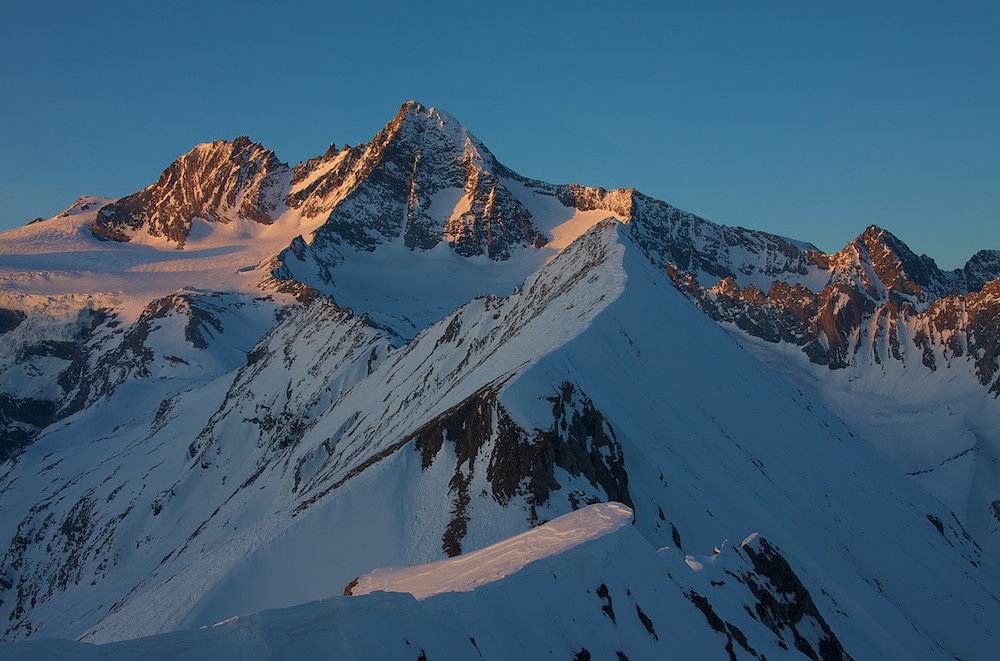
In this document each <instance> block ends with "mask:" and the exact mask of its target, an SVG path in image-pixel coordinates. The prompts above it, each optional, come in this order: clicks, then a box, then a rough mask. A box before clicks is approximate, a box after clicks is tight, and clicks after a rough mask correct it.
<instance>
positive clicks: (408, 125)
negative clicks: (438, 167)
mask: <svg viewBox="0 0 1000 661" xmlns="http://www.w3.org/2000/svg"><path fill="white" fill-rule="evenodd" d="M385 133H387V137H389V138H390V139H391V138H402V139H404V140H406V141H409V142H413V143H416V145H417V146H421V145H425V146H432V145H433V146H434V147H436V148H442V147H443V148H445V149H449V150H461V151H462V153H463V156H464V158H465V159H467V160H470V161H472V162H477V163H479V164H480V165H485V166H487V167H491V166H493V165H495V164H496V158H495V157H494V156H493V154H492V153H491V152H490V150H489V149H487V148H486V145H484V144H483V143H482V142H481V141H480V140H479V138H477V137H476V136H474V135H473V134H472V132H471V131H469V130H468V129H467V128H465V127H464V126H462V125H461V124H460V123H459V121H458V120H457V119H455V118H454V117H453V116H452V115H451V114H449V113H448V112H445V111H444V110H441V109H439V108H434V107H431V106H425V105H423V104H422V103H419V102H417V101H407V102H406V103H404V104H403V105H402V106H400V108H399V112H398V113H397V114H396V117H395V118H394V119H393V120H392V121H391V122H389V125H388V126H386V131H385ZM376 142H377V140H376Z"/></svg>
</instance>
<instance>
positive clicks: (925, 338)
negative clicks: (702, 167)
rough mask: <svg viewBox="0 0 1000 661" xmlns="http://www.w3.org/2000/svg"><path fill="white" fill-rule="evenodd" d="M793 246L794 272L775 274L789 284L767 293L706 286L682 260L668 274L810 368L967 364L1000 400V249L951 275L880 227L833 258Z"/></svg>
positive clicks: (726, 284) (722, 317)
mask: <svg viewBox="0 0 1000 661" xmlns="http://www.w3.org/2000/svg"><path fill="white" fill-rule="evenodd" d="M787 247H788V248H789V249H790V250H789V252H790V253H791V254H793V255H794V256H795V257H794V259H793V260H792V262H791V263H792V264H794V265H795V266H794V267H791V268H789V266H788V264H787V263H786V264H783V265H782V266H781V267H779V268H777V269H774V271H773V274H774V275H780V276H781V279H777V278H776V279H774V280H773V281H772V282H771V284H770V286H769V287H768V288H767V289H766V290H764V289H760V288H758V287H757V286H754V285H753V284H744V285H743V286H741V284H740V280H741V279H742V280H743V281H744V282H746V281H747V280H748V278H741V277H740V275H739V274H736V275H727V276H726V277H724V278H723V279H721V280H720V281H718V282H717V283H716V284H714V285H712V286H708V287H706V286H704V285H703V284H701V283H699V281H698V280H697V279H696V278H695V277H694V275H693V274H692V273H691V270H690V268H684V267H682V266H680V265H678V264H677V263H676V262H673V261H671V262H670V263H669V264H668V266H667V268H668V272H670V274H671V276H672V277H673V279H674V282H675V283H676V284H677V286H678V287H679V288H680V289H681V290H682V291H684V292H685V293H686V294H687V295H688V296H689V297H690V298H691V300H692V301H694V302H695V304H697V305H698V306H699V307H700V308H701V309H702V310H704V311H705V312H706V313H707V314H708V315H709V316H711V317H712V318H713V319H716V320H717V321H720V322H727V323H731V324H733V325H735V326H736V327H738V328H739V329H740V330H741V331H743V332H745V333H747V334H749V335H751V336H754V337H757V338H760V339H763V340H765V341H767V342H771V343H778V342H790V343H793V344H796V345H798V346H799V347H801V350H802V352H803V353H804V354H805V355H806V356H808V358H809V360H810V361H811V362H814V363H817V364H820V365H827V366H829V367H830V368H831V369H842V368H845V367H847V366H849V365H851V364H855V363H856V362H857V361H858V360H863V361H865V362H867V361H868V360H873V361H874V362H875V363H879V364H881V363H884V362H886V361H889V360H896V361H901V362H910V363H913V362H914V361H915V362H916V363H922V364H923V365H924V366H925V367H926V368H927V369H931V370H934V369H937V368H938V367H939V366H941V365H942V364H948V363H950V362H951V361H952V360H953V359H955V358H967V359H968V360H971V361H974V363H975V369H976V372H977V374H978V377H979V379H980V382H981V383H982V384H983V385H984V386H989V387H990V388H992V389H993V391H994V392H996V391H997V389H998V388H1000V386H998V385H997V384H996V383H995V380H994V373H995V372H996V369H997V359H998V357H1000V354H998V353H997V350H996V347H995V346H994V343H993V341H992V340H991V339H990V338H991V337H992V332H993V331H992V325H991V324H992V322H990V321H988V320H989V319H992V317H993V315H994V314H995V305H996V302H995V299H996V296H995V292H994V290H995V289H996V285H997V282H996V279H997V278H1000V264H997V263H996V262H995V261H994V255H993V251H982V252H980V253H979V254H977V255H976V256H975V257H974V258H973V259H972V260H970V261H969V263H968V264H967V265H966V267H965V268H964V269H959V270H956V271H951V272H945V271H941V270H940V269H938V268H937V265H936V264H935V263H934V261H933V260H932V259H930V258H929V257H927V256H919V257H918V256H916V255H915V254H913V252H912V251H910V250H909V248H907V247H906V245H905V244H903V242H902V241H900V240H899V239H898V238H896V237H895V236H893V235H892V234H891V233H889V232H888V231H886V230H883V229H880V228H878V227H874V226H872V227H869V228H868V229H866V230H865V232H864V233H863V234H862V235H861V236H859V237H858V238H857V239H855V240H854V241H852V242H851V243H849V244H848V245H847V246H846V247H845V248H844V249H843V250H841V251H840V252H837V253H833V254H823V253H820V252H819V251H816V250H804V251H798V250H797V249H795V247H794V246H791V245H788V246H787ZM810 268H811V269H812V271H813V272H817V271H818V275H819V280H817V279H816V278H815V277H814V278H813V279H812V281H813V282H824V284H823V285H822V287H821V288H819V289H815V290H814V289H810V288H809V287H808V286H806V285H805V284H803V282H806V281H807V278H806V277H805V276H807V275H808V273H809V270H810ZM765 273H766V271H765ZM796 275H798V276H800V278H801V282H796V277H795V276H796ZM984 283H985V284H984ZM907 356H910V358H907Z"/></svg>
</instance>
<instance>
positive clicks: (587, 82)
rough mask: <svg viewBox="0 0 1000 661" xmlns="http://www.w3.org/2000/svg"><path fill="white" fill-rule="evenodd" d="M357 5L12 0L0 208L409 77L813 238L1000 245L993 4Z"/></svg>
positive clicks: (644, 181)
mask: <svg viewBox="0 0 1000 661" xmlns="http://www.w3.org/2000/svg"><path fill="white" fill-rule="evenodd" d="M203 4H204V5H205V6H203ZM362 4H364V3H359V2H351V3H347V2H343V3H340V2H316V3H309V2H296V3H279V2H274V1H273V0H272V1H269V2H253V1H247V2H239V3H236V2H231V3H230V2H225V3H222V2H219V3H210V2H187V1H186V0H177V1H174V2H156V3H145V2H99V1H98V2H91V3H82V2H65V1H54V2H45V1H44V0H39V1H37V2H35V3H27V2H17V3H8V4H7V5H6V6H5V8H4V12H3V15H4V16H3V21H2V26H0V33H2V34H0V36H2V38H0V229H8V228H11V227H14V226H16V225H20V224H23V223H25V222H27V221H28V220H30V219H32V218H34V217H35V216H43V217H48V216H51V215H54V214H55V213H58V212H59V211H60V210H61V209H63V208H65V207H66V206H68V205H69V204H70V203H71V202H72V201H73V199H75V198H76V197H77V196H79V195H83V194H92V195H107V196H116V197H117V196H122V195H126V194H128V193H131V192H134V191H136V190H139V189H141V188H143V187H144V186H146V185H147V184H149V183H151V182H153V181H154V180H155V179H156V178H157V176H158V175H159V173H160V172H161V171H162V170H163V168H165V167H166V166H167V165H168V164H169V163H170V162H171V161H172V160H173V159H175V158H176V157H178V156H180V155H181V154H183V153H185V152H186V151H188V150H189V149H190V148H191V147H192V146H194V145H195V144H196V143H199V142H205V141H209V140H213V139H232V138H233V137H235V136H238V135H243V134H248V135H250V137H251V138H253V139H254V140H257V141H259V142H262V143H263V144H265V145H267V146H268V147H271V148H272V149H274V150H275V151H276V152H277V154H278V157H279V158H281V159H282V160H284V161H288V162H289V163H292V164H294V163H296V162H298V161H300V160H304V159H306V158H309V157H310V156H314V155H317V154H320V153H322V152H323V151H324V150H325V148H326V146H327V145H328V144H329V143H330V142H336V143H337V144H343V143H345V142H346V143H352V144H354V143H359V142H365V141H367V140H369V139H370V138H371V136H372V135H373V134H374V133H375V132H376V131H377V130H379V129H380V128H381V127H382V126H383V125H384V124H385V123H386V122H387V121H388V120H389V119H390V118H391V117H392V116H393V115H394V113H395V112H396V110H397V108H398V106H399V104H400V103H402V102H403V101H406V100H408V99H411V98H412V99H416V100H418V101H421V102H422V103H424V104H426V105H432V106H436V107H439V108H442V109H444V110H447V111H448V112H450V113H451V114H452V115H454V116H455V117H456V118H457V119H458V120H459V121H460V122H462V123H463V124H464V125H465V126H466V127H468V128H469V129H470V130H471V131H472V132H473V133H475V134H476V135H477V136H479V138H480V139H482V140H483V141H484V142H485V143H486V145H487V146H488V147H490V149H491V150H492V151H493V152H494V154H496V156H497V158H499V159H500V160H501V161H502V162H503V163H505V164H506V165H508V166H510V167H512V168H513V169H515V170H517V171H518V172H521V173H522V174H524V175H526V176H530V177H535V178H539V179H543V180H546V181H551V182H553V183H566V182H576V183H586V184H592V185H600V186H605V187H608V188H612V187H622V186H634V187H636V188H638V189H639V190H641V191H643V192H645V193H647V194H650V195H653V196H655V197H658V198H661V199H664V200H666V201H668V202H670V203H672V204H674V205H676V206H679V207H681V208H683V209H686V210H688V211H692V212H694V213H697V214H699V215H701V216H703V217H705V218H708V219H710V220H714V221H716V222H720V223H725V224H728V225H742V226H745V227H752V228H757V229H765V230H769V231H773V232H777V233H780V234H784V235H788V236H792V237H795V238H801V239H805V240H810V241H812V242H814V243H816V244H817V245H818V246H819V247H820V248H822V249H824V250H827V251H833V250H838V249H840V248H841V247H843V245H844V244H845V243H847V242H848V241H849V240H850V239H852V238H853V237H855V236H856V235H858V234H859V233H860V232H861V231H862V230H863V229H864V228H865V227H866V226H867V225H869V224H873V223H874V224H878V225H880V226H883V227H886V228H888V229H889V230H890V231H892V232H894V233H895V234H897V235H898V236H899V237H900V238H902V239H903V240H904V241H905V242H907V243H908V244H909V245H910V246H911V247H912V248H913V249H914V250H915V251H916V252H918V253H927V254H929V255H931V256H932V257H934V258H935V259H937V260H938V263H939V265H941V266H942V267H946V268H955V267H957V266H959V265H961V264H962V263H964V261H965V260H966V259H967V258H968V257H969V256H971V254H972V253H973V252H974V251H975V250H977V249H979V248H986V247H989V248H997V249H1000V211H998V209H1000V126H998V124H1000V120H998V118H1000V36H998V35H1000V3H997V2H983V1H973V0H969V1H962V2H944V1H940V2H923V1H920V0H916V1H914V0H910V1H898V2H896V1H893V2H888V1H887V2H879V1H877V0H869V1H867V2H853V1H845V2H819V1H818V0H787V1H784V2H769V1H766V0H754V1H749V0H732V1H728V2H712V1H700V0H699V1H698V2H694V1H691V0H687V1H684V2H658V3H654V2H645V3H632V2H626V1H619V2H601V3H596V2H579V1H578V2H565V3H564V2H540V1H538V0H535V1H533V2H517V1H507V2H498V3H480V2H464V3H453V2H438V3H433V2H432V3H418V2H412V1H409V2H404V3H396V2H388V1H383V2H378V3H366V4H368V5H370V7H362V6H361V5H362Z"/></svg>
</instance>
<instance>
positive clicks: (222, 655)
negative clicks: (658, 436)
mask: <svg viewBox="0 0 1000 661" xmlns="http://www.w3.org/2000/svg"><path fill="white" fill-rule="evenodd" d="M631 521H632V511H631V510H630V509H629V508H628V507H626V506H624V505H622V504H620V503H602V504H594V505H590V506H587V507H584V508H582V509H580V510H578V511H575V512H571V513H569V514H565V515H563V516H560V517H558V518H556V519H554V520H552V521H550V522H549V523H547V524H544V525H542V526H539V527H538V528H536V529H534V530H531V531H529V532H526V533H523V534H520V535H516V536H514V537H511V538H509V539H506V540H503V541H501V542H499V543H497V544H494V545H492V546H489V547H487V548H483V549H480V550H479V551H475V552H472V553H469V554H468V555H465V556H459V557H455V558H451V559H448V560H444V561H440V562H434V563H430V564H426V565H420V566H416V567H409V568H403V569H384V570H377V571H375V572H371V573H369V574H366V575H364V576H361V577H360V578H359V579H358V580H357V581H355V582H354V583H352V584H351V586H349V588H348V590H350V591H354V592H355V594H354V595H353V596H344V597H331V598H328V599H322V600H319V601H314V602H310V603H306V604H302V605H299V606H293V607H291V608H285V609H277V610H268V611H263V612H259V613H255V614H251V615H246V616H233V617H230V618H228V619H226V620H223V621H221V622H218V623H216V624H215V625H212V626H206V627H201V628H199V629H192V630H182V631H175V632H171V633H167V634H161V635H158V636H150V637H145V638H137V639H134V640H128V641H122V642H116V643H108V644H104V645H92V644H87V643H77V642H71V641H66V640H54V639H53V640H44V639H33V640H28V641H24V642H17V643H5V644H0V653H2V655H3V658H4V659H9V660H10V661H22V660H23V661H28V660H29V659H30V660H34V659H55V660H64V661H91V660H97V659H102V660H105V659H106V660H122V661H123V660H126V659H144V660H145V659H185V660H192V661H194V660H199V659H205V660H211V661H227V660H230V659H232V660H233V661H236V660H254V659H274V658H282V659H303V658H338V659H340V658H342V659H372V660H373V661H374V660H382V659H414V658H426V659H465V658H483V659H517V658H525V659H527V658H549V657H552V658H562V659H574V658H595V659H597V658H612V659H613V658H619V659H621V658H631V659H647V658H664V657H665V656H670V655H676V656H678V657H679V658H703V659H716V658H717V659H729V658H731V656H730V654H731V652H732V650H733V648H734V646H735V648H736V649H737V650H739V652H740V656H743V655H744V654H746V653H750V654H751V656H757V655H759V654H761V655H765V656H768V657H774V656H781V655H783V654H785V653H787V652H788V644H787V643H785V642H784V640H783V638H785V639H787V640H788V641H789V643H792V642H793V641H794V645H795V646H796V648H797V649H799V650H805V649H807V648H808V649H809V650H810V651H813V650H822V651H823V652H824V658H844V657H843V649H842V648H841V647H840V643H839V641H838V640H837V638H836V636H835V635H834V634H832V632H831V631H830V629H829V627H828V626H827V624H826V622H825V621H824V620H823V618H822V616H819V614H818V612H816V610H815V607H814V606H812V602H811V600H809V596H808V593H807V592H805V591H804V588H802V587H801V584H799V583H798V582H797V579H796V578H795V577H794V574H792V575H786V576H784V580H786V581H791V582H792V583H793V584H794V585H793V587H794V588H795V589H796V590H799V589H801V590H802V593H800V594H796V595H793V596H788V595H784V594H782V593H781V592H779V591H777V590H776V589H775V587H774V585H772V582H774V583H777V582H778V580H779V579H778V578H777V576H769V575H768V574H767V570H766V569H760V568H759V567H758V564H759V563H758V559H760V558H770V559H772V560H773V559H774V558H780V555H775V554H774V552H773V549H770V547H769V546H768V545H767V544H766V542H761V541H760V540H755V537H756V535H751V536H750V537H749V538H748V539H747V540H746V541H745V542H744V543H743V544H742V545H741V546H739V547H736V548H726V547H725V546H724V547H723V549H722V550H721V551H720V552H719V553H717V554H715V555H712V556H709V557H707V558H700V559H699V560H696V559H694V558H692V557H691V556H686V557H685V556H683V554H682V553H681V552H680V551H678V550H677V549H674V548H663V549H659V550H654V549H653V548H652V547H651V546H649V544H648V543H647V542H646V541H645V540H644V539H643V538H642V536H641V535H639V533H638V532H637V531H636V530H635V529H634V527H633V526H631V525H629V523H630V522H631ZM769 554H770V555H769ZM779 563H780V561H779ZM726 581H731V582H733V583H735V584H737V585H739V590H738V591H737V590H733V589H730V590H728V591H727V592H726V594H725V595H722V596H721V598H720V595H713V594H711V592H713V591H716V588H717V587H718V586H722V585H724V584H725V582H726ZM771 592H774V593H775V594H777V595H778V599H780V603H779V602H778V601H776V600H775V599H774V598H773V597H771V599H770V600H768V599H767V598H766V597H765V598H763V599H760V600H758V601H756V602H754V599H755V598H756V596H757V595H770V593H771ZM703 594H708V595H709V597H711V598H712V599H713V601H712V603H710V602H709V599H707V598H706V597H704V596H702V595H703ZM743 599H747V600H748V601H749V602H750V603H756V604H761V603H766V604H768V606H767V607H766V608H765V610H764V611H760V610H758V611H757V612H758V613H760V612H763V613H765V614H766V615H767V617H771V618H772V619H770V621H769V624H768V627H771V628H767V627H765V626H763V625H761V624H760V623H759V622H757V620H756V619H755V617H754V616H753V615H747V614H748V613H749V612H750V611H749V610H748V609H747V606H746V604H745V603H743V601H742V600H743ZM713 605H714V607H713ZM767 609H771V610H770V611H769V610H767ZM772 611H773V612H772ZM719 614H721V616H722V617H725V618H726V621H725V622H724V621H723V620H722V619H720V615H719ZM789 614H791V615H789ZM791 619H794V622H792V621H791ZM733 622H738V624H734V623H733ZM795 653H796V654H797V652H795ZM813 653H815V652H813Z"/></svg>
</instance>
